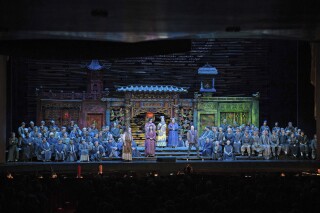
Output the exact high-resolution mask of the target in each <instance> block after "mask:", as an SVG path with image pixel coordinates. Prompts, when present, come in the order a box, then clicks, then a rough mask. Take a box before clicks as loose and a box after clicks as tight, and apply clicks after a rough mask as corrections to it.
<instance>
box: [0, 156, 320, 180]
mask: <svg viewBox="0 0 320 213" xmlns="http://www.w3.org/2000/svg"><path fill="white" fill-rule="evenodd" d="M187 164H190V166H191V167H192V168H193V171H194V173H197V174H208V175H212V174H215V175H219V174H235V175H236V174H247V173H250V174H252V173H282V172H284V173H302V172H316V171H317V170H318V169H320V162H318V161H311V160H234V161H214V160H203V161H202V160H189V161H187V160H177V161H176V162H158V161H156V160H155V159H153V160H144V161H142V160H134V161H132V162H123V161H121V160H113V161H102V162H13V163H5V164H1V165H0V172H1V173H2V174H6V173H12V174H27V173H28V174H30V173H41V174H51V173H52V172H53V171H54V172H56V173H57V174H69V175H72V174H74V175H75V176H76V174H77V170H78V165H80V166H81V172H82V174H83V175H90V174H97V173H98V167H99V165H102V166H103V173H104V174H119V175H123V174H129V173H130V174H135V175H137V176H144V175H146V174H148V173H150V172H154V173H157V174H158V175H170V174H171V175H172V174H177V173H178V171H183V170H184V168H185V167H186V166H187Z"/></svg>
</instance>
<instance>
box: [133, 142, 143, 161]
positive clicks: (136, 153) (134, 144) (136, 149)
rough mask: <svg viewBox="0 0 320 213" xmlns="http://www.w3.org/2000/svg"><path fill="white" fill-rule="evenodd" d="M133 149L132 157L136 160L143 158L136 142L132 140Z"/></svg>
mask: <svg viewBox="0 0 320 213" xmlns="http://www.w3.org/2000/svg"><path fill="white" fill-rule="evenodd" d="M131 147H132V157H135V158H137V157H141V153H140V152H139V150H138V145H137V143H136V142H135V141H134V140H132V144H131Z"/></svg>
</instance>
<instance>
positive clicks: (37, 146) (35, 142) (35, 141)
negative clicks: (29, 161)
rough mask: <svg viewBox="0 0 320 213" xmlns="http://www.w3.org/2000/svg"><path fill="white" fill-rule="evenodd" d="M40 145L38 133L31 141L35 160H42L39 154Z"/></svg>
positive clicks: (40, 140) (40, 138)
mask: <svg viewBox="0 0 320 213" xmlns="http://www.w3.org/2000/svg"><path fill="white" fill-rule="evenodd" d="M41 144H42V134H41V133H38V134H37V136H36V137H35V138H34V139H33V147H34V154H35V156H36V157H37V160H42V157H41V153H40V152H41V149H40V147H41ZM49 144H50V143H49Z"/></svg>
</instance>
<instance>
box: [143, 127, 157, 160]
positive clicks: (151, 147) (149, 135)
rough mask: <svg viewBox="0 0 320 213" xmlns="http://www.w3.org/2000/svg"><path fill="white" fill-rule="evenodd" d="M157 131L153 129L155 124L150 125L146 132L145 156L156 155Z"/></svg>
mask: <svg viewBox="0 0 320 213" xmlns="http://www.w3.org/2000/svg"><path fill="white" fill-rule="evenodd" d="M155 143H156V131H155V130H154V129H153V126H152V125H150V126H149V130H148V132H146V140H145V142H144V144H145V156H146V157H149V156H151V157H154V155H155V152H156V147H155V145H156V144H155Z"/></svg>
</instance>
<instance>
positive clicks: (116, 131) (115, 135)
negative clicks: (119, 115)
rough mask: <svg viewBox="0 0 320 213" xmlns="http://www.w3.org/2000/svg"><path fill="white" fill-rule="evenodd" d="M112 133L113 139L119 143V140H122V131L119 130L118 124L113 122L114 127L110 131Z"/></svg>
mask: <svg viewBox="0 0 320 213" xmlns="http://www.w3.org/2000/svg"><path fill="white" fill-rule="evenodd" d="M110 133H111V134H112V136H113V138H114V140H115V141H118V140H119V138H120V129H119V126H118V123H117V122H116V121H115V122H113V126H112V128H111V130H110Z"/></svg>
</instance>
